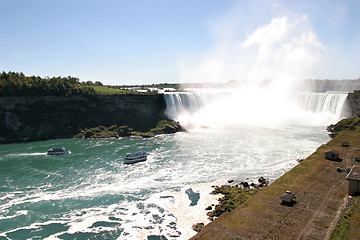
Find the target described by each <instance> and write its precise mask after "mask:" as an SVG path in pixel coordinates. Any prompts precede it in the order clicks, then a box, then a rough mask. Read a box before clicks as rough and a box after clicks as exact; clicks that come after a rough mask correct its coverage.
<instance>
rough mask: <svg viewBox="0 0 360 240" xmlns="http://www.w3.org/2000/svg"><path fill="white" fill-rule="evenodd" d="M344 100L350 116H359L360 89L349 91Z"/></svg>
mask: <svg viewBox="0 0 360 240" xmlns="http://www.w3.org/2000/svg"><path fill="white" fill-rule="evenodd" d="M346 102H347V105H348V109H347V111H348V112H349V115H350V116H360V90H357V91H354V92H353V93H349V94H348V96H347V98H346Z"/></svg>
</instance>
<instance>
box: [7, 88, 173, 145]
mask: <svg viewBox="0 0 360 240" xmlns="http://www.w3.org/2000/svg"><path fill="white" fill-rule="evenodd" d="M164 110H165V101H164V97H163V95H161V94H160V95H108V96H103V95H99V96H90V97H83V96H71V97H61V96H44V97H0V129H1V132H0V143H11V142H24V141H36V140H46V139H53V138H65V137H73V136H74V135H75V134H77V133H78V132H80V130H81V129H85V128H92V127H97V126H112V125H118V126H129V127H131V128H133V129H135V130H138V131H149V130H150V129H152V128H154V127H156V125H157V123H158V122H159V121H160V120H162V119H164V118H165V116H164ZM169 131H172V129H169Z"/></svg>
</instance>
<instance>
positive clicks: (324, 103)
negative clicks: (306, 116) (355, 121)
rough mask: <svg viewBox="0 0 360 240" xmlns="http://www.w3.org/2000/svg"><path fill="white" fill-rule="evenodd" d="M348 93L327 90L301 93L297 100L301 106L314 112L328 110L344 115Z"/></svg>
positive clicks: (339, 115)
mask: <svg viewBox="0 0 360 240" xmlns="http://www.w3.org/2000/svg"><path fill="white" fill-rule="evenodd" d="M346 97H347V93H338V92H325V93H313V92H308V93H300V94H298V95H297V102H298V104H299V106H300V107H302V108H303V109H304V110H306V111H311V112H313V113H322V112H328V113H331V114H334V115H336V116H338V117H339V118H340V117H342V116H341V114H342V110H343V107H344V103H345V100H346Z"/></svg>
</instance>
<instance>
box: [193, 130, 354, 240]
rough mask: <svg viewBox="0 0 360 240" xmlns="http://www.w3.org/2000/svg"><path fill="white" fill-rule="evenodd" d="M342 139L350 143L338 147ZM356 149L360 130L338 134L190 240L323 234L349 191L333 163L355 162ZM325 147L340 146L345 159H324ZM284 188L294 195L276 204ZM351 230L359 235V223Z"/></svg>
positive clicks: (292, 237) (305, 236)
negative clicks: (292, 199) (287, 203)
mask: <svg viewBox="0 0 360 240" xmlns="http://www.w3.org/2000/svg"><path fill="white" fill-rule="evenodd" d="M342 141H348V142H349V143H350V147H348V148H345V147H341V142H342ZM355 147H356V148H360V132H359V128H357V129H356V130H353V131H343V132H341V133H340V134H339V135H338V136H337V137H336V138H334V139H332V140H331V141H330V142H329V143H327V144H326V145H323V146H321V147H319V148H318V150H317V151H316V152H314V153H313V154H312V155H311V156H309V157H308V158H307V159H305V160H304V161H303V162H302V163H300V164H299V165H297V166H296V167H295V168H293V169H292V170H290V171H289V172H287V173H286V174H284V175H283V176H282V177H280V178H279V179H278V180H277V181H275V182H274V183H273V184H271V185H270V186H269V187H268V188H266V189H264V190H263V191H261V192H260V193H259V194H257V195H255V196H254V197H252V198H251V199H249V200H248V201H247V202H245V203H244V204H243V205H242V206H240V207H239V208H237V209H236V210H235V211H233V212H231V213H226V214H223V215H222V216H220V217H219V218H218V219H216V220H215V221H214V222H212V223H210V224H209V225H207V226H205V228H204V229H203V230H202V231H201V232H200V233H199V234H197V235H196V236H195V237H194V238H193V239H237V238H240V239H241V238H245V239H247V238H252V239H264V238H275V239H276V238H281V239H285V238H287V239H296V238H305V239H306V238H318V239H323V238H325V237H326V236H328V235H329V231H330V232H331V230H332V228H333V227H334V219H335V218H336V217H338V209H340V208H341V207H342V206H343V205H344V204H343V203H344V197H345V196H346V194H347V187H348V184H347V181H346V179H345V176H346V173H345V172H344V173H337V172H336V167H337V166H340V167H342V168H346V167H348V165H350V166H351V165H353V164H356V162H355V161H353V160H351V159H354V158H353V157H354V155H355V154H357V155H360V152H356V151H353V152H352V153H351V154H350V151H351V149H353V148H355ZM329 149H336V150H338V151H339V152H340V157H341V158H343V159H344V160H343V161H342V162H332V161H328V160H325V158H324V153H325V151H327V150H329ZM346 158H349V160H347V159H346ZM286 190H291V191H293V192H295V193H296V195H297V199H298V203H297V204H295V206H294V207H286V206H283V205H281V204H280V200H279V196H280V195H281V194H282V193H283V192H285V191H286ZM335 223H336V219H335ZM350 231H352V232H357V233H359V231H360V230H359V225H357V224H355V227H354V228H353V229H350Z"/></svg>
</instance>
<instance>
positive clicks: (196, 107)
mask: <svg viewBox="0 0 360 240" xmlns="http://www.w3.org/2000/svg"><path fill="white" fill-rule="evenodd" d="M346 97H347V93H341V92H326V93H314V92H307V93H293V94H291V95H290V94H288V95H286V94H274V93H271V92H268V91H264V90H263V91H261V90H256V91H253V92H252V91H246V90H243V91H228V92H222V93H219V92H216V93H214V92H211V91H210V92H194V91H193V92H179V93H169V94H165V101H166V106H167V110H166V113H167V116H168V117H169V118H171V119H175V120H178V121H180V122H181V123H182V124H183V125H185V127H189V128H193V127H197V126H209V125H214V124H215V125H217V126H219V125H233V124H238V123H246V124H258V123H260V124H263V123H267V124H269V123H270V124H272V123H275V124H279V123H280V124H284V123H285V124H300V125H317V126H319V125H327V124H330V123H333V122H334V121H338V120H340V119H341V118H342V117H344V116H343V114H344V111H343V108H344V105H345V100H346Z"/></svg>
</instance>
